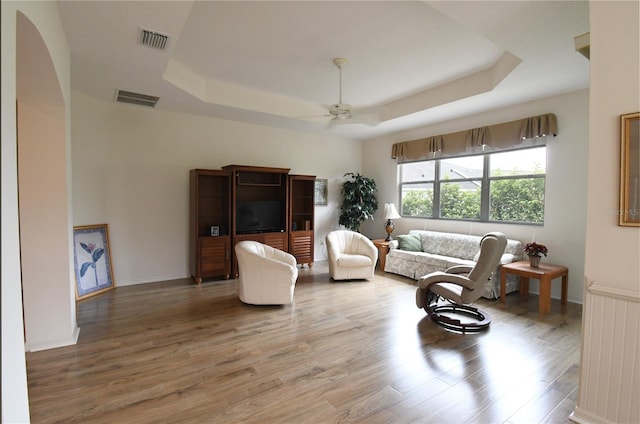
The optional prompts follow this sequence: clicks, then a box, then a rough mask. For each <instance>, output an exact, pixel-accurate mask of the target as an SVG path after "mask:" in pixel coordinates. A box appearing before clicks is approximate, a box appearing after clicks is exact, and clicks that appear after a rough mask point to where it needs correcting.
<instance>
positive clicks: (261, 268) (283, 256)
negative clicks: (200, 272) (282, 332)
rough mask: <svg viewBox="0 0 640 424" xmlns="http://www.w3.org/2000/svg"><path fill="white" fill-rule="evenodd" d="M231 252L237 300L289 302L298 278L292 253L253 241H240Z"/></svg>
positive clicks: (262, 303)
mask: <svg viewBox="0 0 640 424" xmlns="http://www.w3.org/2000/svg"><path fill="white" fill-rule="evenodd" d="M235 252H236V258H237V259H238V274H239V276H238V282H239V295H240V300H241V301H243V302H244V303H248V304H251V305H286V304H291V303H293V291H294V288H295V285H296V280H297V279H298V268H297V267H296V259H295V257H294V256H293V255H290V254H288V253H286V252H283V251H282V250H278V249H275V248H273V247H271V246H267V245H266V244H262V243H258V242H257V241H241V242H239V243H238V244H236V246H235Z"/></svg>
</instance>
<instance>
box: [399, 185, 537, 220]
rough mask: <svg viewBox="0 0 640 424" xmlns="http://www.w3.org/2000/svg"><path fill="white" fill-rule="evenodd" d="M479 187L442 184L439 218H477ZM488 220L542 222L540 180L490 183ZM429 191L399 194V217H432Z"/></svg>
mask: <svg viewBox="0 0 640 424" xmlns="http://www.w3.org/2000/svg"><path fill="white" fill-rule="evenodd" d="M480 197H481V191H480V188H477V189H476V190H462V189H461V188H460V184H458V183H442V184H441V190H440V217H442V218H450V219H474V220H479V219H480V208H481V205H480V202H481V198H480ZM490 197H491V205H490V209H489V220H490V221H503V222H531V223H542V222H543V221H544V178H508V179H495V180H491V182H490ZM432 210H433V190H424V189H423V190H405V191H404V192H403V194H402V215H403V216H414V217H426V218H429V217H433V213H432Z"/></svg>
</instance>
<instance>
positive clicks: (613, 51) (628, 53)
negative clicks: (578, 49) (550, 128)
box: [572, 1, 640, 423]
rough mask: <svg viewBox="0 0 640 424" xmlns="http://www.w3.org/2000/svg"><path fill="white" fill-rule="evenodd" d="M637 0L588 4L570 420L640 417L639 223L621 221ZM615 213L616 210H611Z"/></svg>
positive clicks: (638, 85) (633, 94) (639, 89)
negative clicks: (578, 345) (580, 257)
mask: <svg viewBox="0 0 640 424" xmlns="http://www.w3.org/2000/svg"><path fill="white" fill-rule="evenodd" d="M639 16H640V3H639V2H637V1H635V2H599V1H592V2H590V28H591V35H590V38H591V84H590V85H591V94H590V98H589V111H590V115H591V119H590V125H589V131H590V137H589V138H590V140H589V179H588V184H589V186H588V187H589V196H588V201H587V211H588V212H587V227H586V228H587V237H586V254H585V262H586V266H585V270H584V283H585V306H584V310H583V320H582V321H583V328H582V355H581V365H580V388H579V394H578V401H577V406H576V409H575V410H574V412H573V415H572V419H573V420H574V421H577V422H580V423H614V422H615V423H637V422H640V403H638V398H639V397H640V351H639V349H640V324H639V323H640V228H638V227H620V226H618V215H617V213H616V212H615V211H617V210H618V208H619V203H618V195H619V171H620V168H619V166H620V165H619V164H620V147H619V146H620V144H619V143H620V129H619V128H620V115H623V114H627V113H631V112H638V111H640V81H639V78H638V75H640V65H639V63H640V43H639V39H640V24H639V19H638V17H639ZM612 211H613V212H612Z"/></svg>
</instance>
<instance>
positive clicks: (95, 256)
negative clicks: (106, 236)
mask: <svg viewBox="0 0 640 424" xmlns="http://www.w3.org/2000/svg"><path fill="white" fill-rule="evenodd" d="M103 254H104V249H103V248H99V249H96V250H94V251H93V255H92V258H93V262H94V263H95V262H98V259H100V258H101V257H102V255H103Z"/></svg>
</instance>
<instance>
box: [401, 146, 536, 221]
mask: <svg viewBox="0 0 640 424" xmlns="http://www.w3.org/2000/svg"><path fill="white" fill-rule="evenodd" d="M398 167H399V168H400V174H399V175H400V197H401V202H400V204H401V212H400V213H401V215H402V216H408V217H424V218H442V219H461V220H475V221H491V222H518V223H535V224H539V223H542V222H543V221H544V185H545V173H546V147H535V148H529V149H522V150H513V151H507V152H500V153H486V154H482V155H474V156H465V157H457V158H446V159H434V160H429V161H422V162H412V163H404V164H400V165H398Z"/></svg>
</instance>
